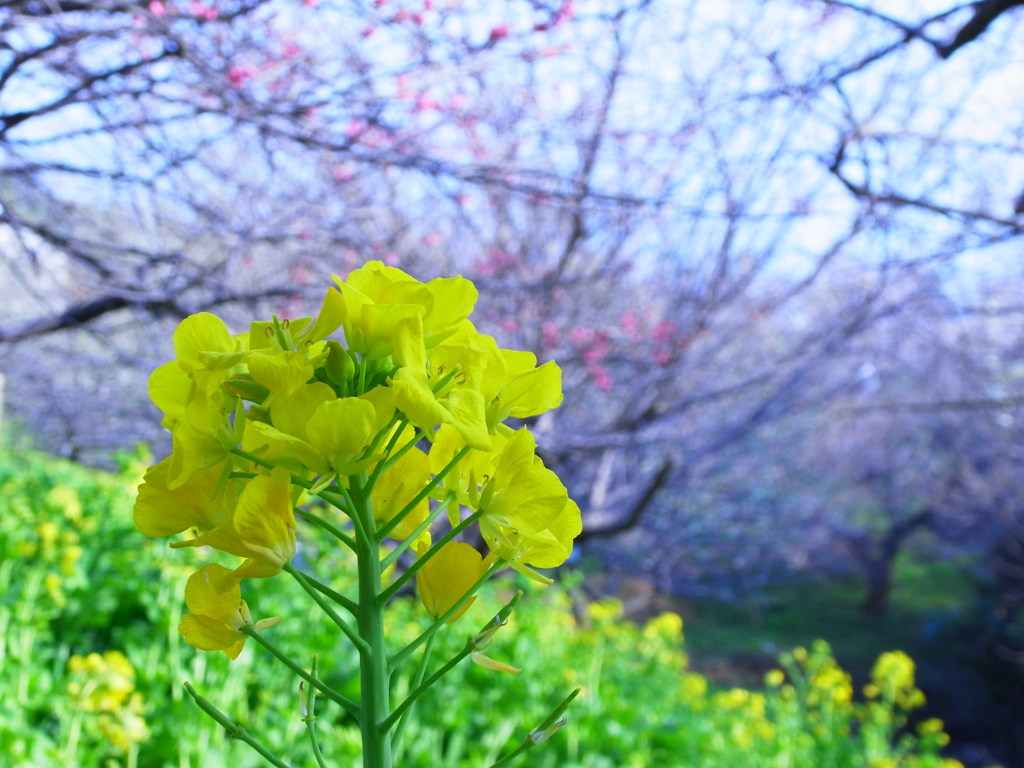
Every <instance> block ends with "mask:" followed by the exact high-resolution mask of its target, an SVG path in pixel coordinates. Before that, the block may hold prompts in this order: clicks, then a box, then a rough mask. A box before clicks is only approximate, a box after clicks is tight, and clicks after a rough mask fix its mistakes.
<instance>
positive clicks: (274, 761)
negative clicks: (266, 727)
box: [185, 683, 288, 768]
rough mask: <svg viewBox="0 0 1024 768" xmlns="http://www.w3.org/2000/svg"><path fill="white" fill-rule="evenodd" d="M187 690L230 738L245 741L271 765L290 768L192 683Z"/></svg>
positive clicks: (186, 687) (186, 684)
mask: <svg viewBox="0 0 1024 768" xmlns="http://www.w3.org/2000/svg"><path fill="white" fill-rule="evenodd" d="M185 690H186V691H188V694H189V696H191V697H192V698H193V699H195V702H196V704H198V705H199V708H200V709H201V710H203V712H205V713H206V714H208V715H209V716H210V717H212V718H213V719H214V720H216V721H217V722H218V723H220V724H221V725H222V726H223V727H224V730H225V731H226V732H227V735H228V736H229V737H230V738H232V739H238V740H239V741H244V742H245V743H246V744H248V745H249V746H250V747H252V748H253V749H254V750H256V751H257V752H258V753H259V754H260V756H262V757H263V759H264V760H266V761H267V762H268V763H270V764H271V765H274V766H277V768H288V764H287V763H285V762H284V761H283V760H281V758H279V757H278V756H277V755H275V754H274V753H273V752H271V751H270V750H268V749H267V748H266V747H264V746H263V745H262V744H260V743H259V742H258V741H257V740H256V739H255V738H253V736H251V735H250V734H249V733H248V732H247V731H246V730H245V728H244V727H243V726H242V725H241V724H240V723H237V722H235V721H234V720H232V719H231V718H230V717H228V716H227V715H226V714H224V713H223V712H221V711H220V710H219V709H218V708H217V707H216V706H214V705H213V704H212V703H210V702H209V701H208V700H207V699H205V698H203V697H202V696H200V695H199V694H198V693H197V692H196V689H195V688H193V687H192V685H191V684H190V683H185Z"/></svg>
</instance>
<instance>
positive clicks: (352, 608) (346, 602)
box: [289, 563, 359, 616]
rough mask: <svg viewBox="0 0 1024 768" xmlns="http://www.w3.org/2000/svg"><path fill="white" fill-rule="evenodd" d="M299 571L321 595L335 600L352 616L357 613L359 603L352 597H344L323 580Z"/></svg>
mask: <svg viewBox="0 0 1024 768" xmlns="http://www.w3.org/2000/svg"><path fill="white" fill-rule="evenodd" d="M289 565H291V563H289ZM300 573H301V574H302V578H304V579H305V580H306V582H307V583H308V584H309V586H311V587H312V588H313V589H315V590H316V591H317V592H319V593H321V594H323V595H326V596H327V597H329V598H331V600H333V601H334V602H336V603H337V604H338V605H340V606H341V607H342V608H344V609H345V610H346V611H348V612H349V613H351V614H352V615H353V616H355V615H357V614H358V613H359V604H358V603H357V602H356V601H355V600H352V599H350V598H348V597H345V595H343V594H341V593H340V592H338V591H336V590H333V589H331V588H330V587H328V586H327V585H326V584H324V583H323V582H321V581H319V580H317V579H314V578H313V577H312V576H310V575H309V574H308V573H302V572H301V571H300ZM318 605H319V603H318Z"/></svg>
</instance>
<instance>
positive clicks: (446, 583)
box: [416, 541, 484, 624]
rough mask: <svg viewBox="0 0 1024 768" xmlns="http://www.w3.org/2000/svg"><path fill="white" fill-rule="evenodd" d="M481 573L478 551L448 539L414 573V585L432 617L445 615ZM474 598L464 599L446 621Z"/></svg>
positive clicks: (455, 617) (481, 558)
mask: <svg viewBox="0 0 1024 768" xmlns="http://www.w3.org/2000/svg"><path fill="white" fill-rule="evenodd" d="M483 573H484V563H483V557H482V556H481V555H480V553H479V552H477V551H476V550H475V549H473V547H471V546H469V545H468V544H465V543H463V542H461V541H450V542H448V543H447V544H445V545H444V546H443V547H441V549H440V550H438V552H437V554H435V555H434V556H433V557H432V558H431V559H430V560H428V561H427V562H426V563H424V565H423V567H422V568H420V570H419V571H418V572H417V573H416V586H417V588H418V589H419V593H420V600H421V601H422V602H423V607H424V608H425V609H426V611H427V613H429V614H430V615H431V616H433V617H434V618H435V619H436V618H438V617H439V616H442V615H444V614H445V612H446V611H448V609H449V608H451V607H452V606H453V605H455V603H457V602H458V601H459V600H460V599H462V596H463V595H465V594H466V593H467V592H468V591H469V589H470V588H471V587H472V586H473V585H474V584H475V583H476V582H477V581H478V580H479V579H480V577H481V576H482V575H483ZM475 599H476V598H472V599H470V600H468V601H466V603H465V604H464V605H463V606H462V607H461V608H460V609H459V610H458V611H457V612H456V613H455V615H454V616H452V617H451V618H450V619H448V623H449V624H451V623H452V622H453V621H455V620H456V619H458V618H459V617H460V616H462V614H463V613H465V612H466V609H467V608H469V606H470V605H471V604H472V603H473V600H475Z"/></svg>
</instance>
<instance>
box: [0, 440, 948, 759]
mask: <svg viewBox="0 0 1024 768" xmlns="http://www.w3.org/2000/svg"><path fill="white" fill-rule="evenodd" d="M144 463H145V462H144V461H143V460H142V459H141V458H140V459H139V460H137V461H126V463H125V470H124V471H123V472H122V473H121V474H120V475H106V474H100V473H94V472H89V471H86V470H83V469H81V468H80V467H77V466H75V465H73V464H69V463H64V462H57V461H53V460H50V459H46V458H44V457H42V456H39V455H35V454H27V453H26V454H20V455H17V456H12V455H7V456H0V507H2V509H3V512H4V514H3V516H2V517H0V555H2V563H0V577H2V578H0V583H2V584H4V585H5V589H6V591H7V593H6V595H5V599H4V600H3V602H2V604H0V669H2V670H3V675H2V676H0V695H2V696H3V699H4V701H5V703H6V706H5V707H3V708H0V754H4V755H7V756H10V757H9V758H8V759H9V760H10V761H11V762H10V763H9V764H10V765H12V766H14V767H15V768H18V767H20V766H33V767H36V766H38V767H40V768H46V767H47V766H62V767H65V766H67V767H72V766H76V765H80V766H90V768H91V766H104V767H106V766H110V767H111V768H113V767H114V766H134V765H142V766H146V767H147V768H149V767H152V768H162V767H163V766H168V768H170V767H171V766H174V767H175V768H186V767H188V766H196V767H197V768H198V767H199V766H204V768H205V766H210V765H231V766H233V768H247V767H248V766H253V767H255V766H259V765H260V764H261V763H260V761H259V758H258V756H257V755H256V754H255V753H254V752H252V750H251V749H250V748H249V747H248V746H247V745H245V744H242V743H240V742H238V741H236V740H232V739H229V738H227V737H226V736H225V734H224V733H223V732H222V731H219V730H218V729H217V727H216V726H215V725H213V723H212V722H211V721H210V719H209V718H208V717H206V715H204V714H203V713H202V712H200V711H199V709H198V708H197V707H196V705H195V704H194V702H193V701H192V699H191V698H190V697H189V696H188V695H187V694H186V693H185V691H184V690H183V687H182V684H183V682H184V681H186V680H187V681H190V682H191V683H192V684H193V685H194V686H195V688H196V689H197V690H198V692H199V693H200V694H201V695H203V696H205V697H206V698H207V699H209V700H210V701H212V702H213V703H215V704H216V705H217V706H218V707H220V708H221V709H222V710H224V711H225V712H226V713H227V714H228V715H229V716H231V717H232V718H233V719H234V720H236V721H238V722H240V723H242V724H244V725H245V727H246V728H247V730H248V731H249V732H250V733H251V734H252V735H254V736H255V737H256V738H257V739H258V740H260V741H261V742H263V743H264V744H266V745H267V746H268V747H271V748H272V749H274V750H275V751H278V752H280V753H281V754H284V755H285V756H287V757H288V758H289V759H290V760H292V761H295V762H293V764H294V765H296V766H298V765H301V764H302V763H301V762H298V761H301V760H303V759H306V758H305V757H304V756H306V755H308V754H309V751H308V748H307V747H308V745H307V743H306V741H305V739H306V734H305V728H306V726H305V724H304V723H303V722H302V719H301V718H302V714H301V711H300V700H299V691H298V685H297V681H296V680H295V679H294V678H293V677H291V676H290V675H289V674H288V673H287V672H286V671H284V670H282V668H281V667H280V666H277V665H275V664H273V663H272V662H271V661H270V660H269V659H268V658H266V657H265V656H264V655H263V654H261V652H260V649H259V648H258V647H256V646H255V644H250V646H251V647H246V649H245V650H244V651H243V653H242V655H241V656H240V657H239V658H238V659H237V660H236V661H234V662H229V661H228V659H227V658H226V657H225V656H223V655H222V654H205V653H201V652H199V651H196V650H194V649H193V648H191V647H190V646H188V645H186V644H185V643H184V641H183V640H182V639H181V638H180V636H179V634H178V632H177V625H178V622H179V620H180V615H181V610H182V606H181V602H180V601H181V598H180V595H181V594H182V590H183V582H184V580H185V579H186V578H187V575H188V573H190V572H191V571H192V570H194V568H195V567H196V566H197V565H199V564H200V563H201V562H203V559H204V558H207V557H210V556H213V553H209V552H203V551H199V550H192V549H188V550H178V551H175V552H174V553H168V551H167V550H166V549H165V546H164V545H163V543H157V542H152V541H150V540H147V539H145V538H144V537H142V536H141V535H139V534H138V533H137V532H136V531H135V530H134V528H133V526H132V523H131V501H132V498H133V494H134V488H135V486H136V484H137V483H138V480H139V473H140V472H141V469H142V467H143V466H144ZM168 554H172V556H170V557H168ZM303 559H305V560H307V561H314V560H315V561H316V562H317V563H318V567H319V568H320V570H321V572H332V573H335V574H336V576H335V583H334V584H333V585H332V586H334V587H335V588H339V589H344V588H345V587H346V584H347V580H349V579H351V578H352V576H351V574H350V572H349V571H348V570H347V563H346V558H345V554H344V553H342V552H317V551H315V550H314V549H313V548H312V546H311V545H307V546H305V547H302V546H300V550H299V562H300V563H301V562H302V560H303ZM250 585H251V586H250ZM247 586H249V591H248V593H247V594H246V599H247V601H248V602H249V603H250V605H251V607H252V610H253V614H254V615H259V616H272V615H281V616H282V617H283V618H284V620H283V621H282V622H281V623H280V624H279V625H278V626H276V627H274V628H273V629H271V630H268V632H271V633H273V638H274V641H275V643H277V644H278V645H279V647H281V648H282V649H284V650H286V651H287V652H289V653H292V654H295V655H296V656H297V657H299V654H301V653H303V652H305V651H306V649H308V648H317V649H318V650H319V654H320V656H319V659H320V673H321V675H322V676H323V677H324V678H325V680H326V681H327V682H328V683H329V684H330V685H332V686H333V687H335V688H336V689H338V690H340V691H342V692H343V693H345V694H346V695H348V696H350V697H353V698H356V697H357V696H358V682H357V681H358V677H357V668H358V667H357V660H356V659H355V657H354V653H353V652H352V651H351V649H349V648H348V646H347V645H346V644H345V643H344V642H341V641H339V640H338V639H337V638H336V636H335V634H334V633H333V632H332V631H331V628H330V627H328V626H325V625H324V623H323V622H322V620H321V618H320V616H319V614H318V613H317V612H315V611H314V610H313V608H314V607H311V606H310V605H309V601H308V600H306V599H305V598H304V596H303V595H302V594H300V591H299V588H298V587H297V586H296V585H295V584H294V583H293V582H292V581H290V580H285V579H274V580H253V581H251V582H248V584H247ZM513 586H514V585H512V584H510V583H498V584H495V585H493V587H492V588H491V589H490V590H488V591H485V592H484V593H482V594H481V596H480V597H479V599H478V600H477V601H476V603H475V604H474V606H473V607H472V609H471V610H470V611H469V612H468V613H467V614H466V616H464V617H463V618H462V619H460V620H459V621H458V622H457V623H455V624H453V625H451V626H450V627H449V628H448V630H447V631H446V632H445V633H443V634H442V636H441V637H440V638H439V639H438V642H437V645H436V648H435V651H434V656H433V658H434V659H435V660H437V659H441V660H443V659H445V658H448V656H449V655H451V653H452V652H454V651H455V650H456V649H457V648H459V647H461V646H462V644H463V643H465V641H466V638H467V637H468V636H469V635H471V634H473V633H475V632H476V631H477V630H478V629H479V628H480V626H481V625H482V624H483V622H485V621H486V619H487V618H488V617H489V616H491V615H493V613H494V612H495V611H496V610H497V608H498V607H499V606H500V605H501V604H502V603H503V602H504V601H505V599H507V597H508V596H509V594H510V593H511V590H512V589H513ZM399 605H400V606H402V608H401V609H399V610H398V611H396V613H395V614H394V615H393V618H392V625H391V626H390V627H389V634H390V636H391V637H393V638H394V645H395V647H398V646H399V645H400V644H402V643H404V642H406V641H408V640H409V639H410V638H411V637H413V636H415V635H416V634H418V633H419V632H420V631H422V629H423V628H424V626H425V618H424V617H423V613H422V610H421V609H420V608H419V607H418V606H417V605H416V604H415V603H414V601H413V600H411V599H408V600H404V601H402V602H400V603H399ZM580 613H582V615H576V613H574V610H573V605H572V603H571V601H570V599H569V597H568V596H567V593H566V592H565V591H564V590H561V589H558V588H557V587H552V588H548V589H546V590H541V589H530V590H529V593H528V594H527V595H526V598H525V599H524V600H522V601H521V603H520V605H519V608H518V609H517V610H516V612H515V613H514V614H513V616H512V619H511V622H510V626H509V627H507V628H503V629H501V630H500V631H499V632H498V633H497V634H496V636H495V642H494V645H493V646H492V647H491V649H490V650H489V651H488V655H489V656H491V657H493V658H494V659H497V660H500V661H504V662H508V663H510V664H513V665H515V666H517V667H521V668H523V669H524V674H522V675H508V674H503V673H500V672H495V671H492V670H488V669H484V668H482V667H480V666H477V665H474V664H470V663H468V662H466V663H464V664H462V665H460V666H459V667H457V668H456V670H455V671H454V672H453V673H452V674H451V675H449V676H448V677H445V678H444V679H443V680H442V681H441V683H439V684H438V685H437V686H435V687H434V688H432V689H431V690H429V691H428V692H427V693H426V694H425V695H424V697H423V699H421V701H420V702H419V704H418V706H417V709H416V711H415V713H414V716H413V718H412V719H411V721H410V722H409V724H408V727H407V728H406V729H405V731H404V734H403V737H402V752H401V755H400V757H399V760H398V764H399V765H402V766H403V767H407V768H416V767H419V766H422V767H423V768H427V767H428V766H430V767H431V768H433V767H435V766H460V767H461V766H481V767H482V766H486V765H488V764H489V763H490V762H491V761H493V760H494V759H496V758H497V757H498V755H499V754H501V753H504V752H506V751H508V750H509V749H511V748H512V747H513V746H514V745H515V744H517V743H519V742H520V741H521V740H522V738H523V737H524V735H526V733H527V732H528V731H529V730H530V729H531V728H533V727H534V726H536V725H537V724H538V723H539V722H540V721H541V720H542V719H543V718H544V716H545V715H546V714H547V713H548V712H550V710H551V709H552V708H553V707H554V706H555V705H556V704H557V703H558V701H559V700H560V699H561V697H562V696H563V695H564V693H565V691H567V690H569V689H571V688H572V687H573V686H576V685H579V686H582V687H583V695H582V696H581V697H580V698H579V699H577V700H576V701H575V702H574V703H573V704H572V706H571V707H570V709H569V713H568V714H569V722H568V724H567V726H566V727H564V728H563V729H562V730H560V731H558V732H557V733H555V734H554V735H553V736H552V737H551V738H550V740H549V741H548V743H546V744H544V745H543V746H542V747H540V748H538V749H536V750H533V751H532V752H531V753H530V754H529V756H528V757H525V758H523V759H522V760H520V761H519V762H518V764H519V765H524V766H525V765H530V766H531V767H533V766H536V767H537V768H554V767H555V766H559V767H560V768H574V767H579V768H583V767H586V768H619V767H625V768H630V767H631V766H636V767H638V768H639V767H641V766H644V767H646V766H668V767H670V768H671V767H672V766H700V767H705V766H706V767H708V768H711V767H713V766H723V768H724V766H730V767H731V766H736V765H742V766H750V767H752V768H758V767H759V766H789V767H790V768H802V767H804V766H806V768H812V767H813V768H818V767H819V766H836V767H837V768H842V767H845V766H851V768H852V767H853V766H857V767H860V766H864V767H865V768H888V767H890V766H893V767H895V766H902V767H905V768H943V767H945V768H951V766H954V765H957V764H956V763H954V762H952V761H943V760H942V758H940V757H939V750H940V749H941V747H942V746H944V744H945V742H946V740H947V737H946V736H945V734H944V733H943V732H942V726H941V723H938V722H937V721H934V720H929V721H925V722H924V723H922V724H921V725H920V726H919V727H918V729H917V730H913V731H911V730H908V729H907V728H906V727H905V726H906V719H907V714H908V713H909V712H910V711H911V710H913V709H914V708H915V707H916V706H918V705H919V704H920V701H921V695H920V693H919V692H918V691H917V690H916V688H915V687H914V682H913V673H914V670H913V663H912V662H911V661H910V659H909V658H908V657H906V656H904V655H902V654H899V653H892V654H885V655H883V656H882V657H881V658H880V660H879V662H878V663H877V665H876V669H875V673H874V676H873V679H872V681H871V683H870V684H869V685H868V686H867V687H866V689H865V691H864V692H863V693H862V694H861V695H857V692H855V691H854V689H853V687H852V685H851V683H850V678H849V676H848V675H847V674H846V673H845V672H844V671H843V670H842V669H840V667H839V666H838V665H837V664H836V662H835V660H834V658H833V656H832V654H831V651H830V649H829V647H828V646H827V645H826V644H824V643H817V644H815V645H814V646H812V648H811V649H810V650H809V651H808V650H803V649H796V650H794V651H793V652H792V653H790V654H788V655H786V656H784V657H783V658H782V659H781V660H780V664H781V667H780V669H779V670H774V671H772V672H770V673H769V675H768V676H767V679H766V681H765V684H764V686H762V687H760V688H758V689H757V690H746V689H740V688H736V689H731V690H716V689H715V688H714V687H713V686H712V685H710V684H709V682H708V680H707V679H706V678H704V677H703V676H701V675H698V674H696V673H694V672H692V671H690V670H689V669H688V666H687V658H686V654H685V652H684V650H683V635H682V622H681V621H680V620H679V618H678V617H677V616H675V615H673V614H663V615H662V616H659V617H657V618H655V619H653V620H651V621H650V622H648V623H647V624H646V625H644V626H637V625H634V624H631V623H628V622H624V621H621V620H620V619H619V606H618V605H617V604H616V603H613V602H600V603H595V604H592V605H590V606H587V607H585V608H582V609H580ZM309 663H312V659H309ZM499 676H500V679H498V678H499ZM409 684H410V681H409V680H408V679H404V678H403V679H399V680H397V681H396V686H398V687H399V688H400V689H402V690H405V689H407V688H408V686H409ZM316 714H317V716H318V718H319V719H318V721H317V728H318V731H319V734H320V738H321V742H322V743H323V744H324V746H325V749H326V750H329V754H330V756H331V762H332V764H335V765H349V764H351V763H352V762H353V760H354V759H355V758H356V757H357V756H358V754H359V749H360V738H359V729H358V726H357V725H356V723H355V722H354V721H353V720H352V718H351V717H349V716H348V715H347V714H346V713H345V712H343V711H342V710H341V709H340V708H339V707H337V706H334V705H331V704H330V703H329V702H324V701H323V700H322V699H321V700H318V701H317V711H316Z"/></svg>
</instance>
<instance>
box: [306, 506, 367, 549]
mask: <svg viewBox="0 0 1024 768" xmlns="http://www.w3.org/2000/svg"><path fill="white" fill-rule="evenodd" d="M332 506H333V505H332ZM298 513H299V514H300V515H302V517H304V518H305V519H306V520H309V522H311V523H312V524H313V525H315V526H316V527H317V528H320V529H321V530H323V531H326V532H327V533H329V534H331V536H333V537H334V538H336V539H337V540H338V541H340V542H341V543H342V544H344V545H345V546H346V547H348V548H349V549H351V550H352V551H353V552H355V551H356V540H355V539H353V538H352V537H351V536H349V535H348V534H347V533H345V532H344V531H343V530H341V529H340V528H338V527H337V526H335V525H332V524H331V523H329V522H327V521H326V520H324V519H323V518H322V517H320V516H319V515H314V514H313V513H312V512H310V511H309V510H307V509H299V510H298Z"/></svg>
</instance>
